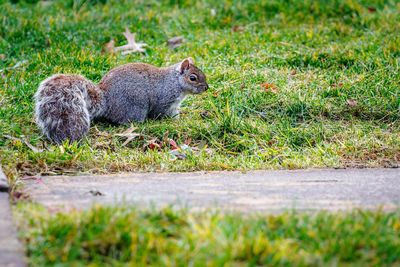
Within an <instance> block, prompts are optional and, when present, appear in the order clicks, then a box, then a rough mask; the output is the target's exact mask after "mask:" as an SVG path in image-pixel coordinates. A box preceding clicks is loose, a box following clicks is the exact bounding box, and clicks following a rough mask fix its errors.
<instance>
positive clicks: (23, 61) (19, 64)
mask: <svg viewBox="0 0 400 267" xmlns="http://www.w3.org/2000/svg"><path fill="white" fill-rule="evenodd" d="M26 63H28V60H21V61H18V62H17V64H15V65H14V66H12V67H8V68H5V69H2V70H0V73H2V72H3V71H5V70H14V69H16V68H19V67H21V66H22V65H25V64H26Z"/></svg>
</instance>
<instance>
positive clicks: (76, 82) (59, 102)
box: [35, 74, 104, 143]
mask: <svg viewBox="0 0 400 267" xmlns="http://www.w3.org/2000/svg"><path fill="white" fill-rule="evenodd" d="M35 99H36V110H35V111H36V122H37V124H38V126H39V128H40V129H41V130H42V131H43V133H44V134H45V135H46V136H47V138H49V139H50V140H51V141H53V142H55V143H61V142H62V141H64V140H65V139H70V140H71V141H74V140H79V139H81V138H82V137H83V136H85V135H86V133H87V132H88V131H89V126H90V120H92V119H94V118H96V117H98V116H100V115H101V114H102V113H103V107H104V105H103V100H102V99H103V97H102V92H101V91H100V90H99V89H98V87H97V86H96V85H95V84H93V83H92V82H91V81H89V80H87V79H86V78H84V77H82V76H80V75H65V74H56V75H53V76H51V77H50V78H48V79H46V80H44V81H43V82H42V83H41V84H40V86H39V89H38V91H37V92H36V94H35Z"/></svg>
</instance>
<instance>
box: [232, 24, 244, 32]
mask: <svg viewBox="0 0 400 267" xmlns="http://www.w3.org/2000/svg"><path fill="white" fill-rule="evenodd" d="M232 31H233V32H244V27H242V26H239V25H234V26H232Z"/></svg>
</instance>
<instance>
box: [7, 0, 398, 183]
mask: <svg viewBox="0 0 400 267" xmlns="http://www.w3.org/2000/svg"><path fill="white" fill-rule="evenodd" d="M0 2H2V4H1V8H0V16H1V17H2V19H1V20H0V54H1V58H2V59H1V63H0V69H6V68H9V67H12V66H14V65H15V64H17V63H18V62H21V61H23V60H26V61H27V62H26V63H25V64H23V65H21V66H20V67H18V68H15V69H6V70H4V71H2V72H1V73H0V75H1V79H0V117H1V120H0V163H1V164H3V166H4V168H5V170H6V173H7V174H9V175H10V177H14V178H15V177H20V176H22V175H25V174H36V173H44V174H46V173H69V172H72V173H74V172H93V173H107V172H119V171H132V170H142V171H194V170H233V169H268V168H305V167H344V166H361V167H365V166H369V167H373V166H396V165H398V163H399V162H400V153H399V152H400V142H399V139H400V131H399V130H400V124H399V115H400V98H399V96H400V90H399V84H400V75H399V59H400V37H399V35H398V33H399V32H400V16H399V12H400V5H399V4H398V2H397V1H394V0H393V1H380V0H376V1H352V0H346V1H323V0H321V1H294V0H293V1H277V0H275V1H195V2H194V3H193V2H192V1H183V0H182V1H161V2H158V1H136V4H131V2H130V1H104V2H107V3H105V4H102V3H101V2H102V1H98V2H99V3H97V4H96V1H72V0H71V1H56V2H39V3H37V4H28V3H25V2H24V1H21V2H20V3H18V4H10V3H9V2H8V1H5V0H3V1H0ZM28 2H29V1H28ZM30 2H35V1H30ZM212 10H214V11H212ZM212 12H214V13H215V15H214V16H213V15H212ZM125 26H128V27H129V28H130V30H131V31H132V32H136V33H137V39H138V40H140V41H144V42H146V43H148V44H149V45H150V47H149V49H148V50H147V52H146V53H145V54H134V55H129V56H121V55H118V54H115V55H111V54H107V53H102V48H103V46H104V44H105V43H107V42H108V41H109V40H110V39H111V38H114V39H116V43H117V45H120V44H123V43H124V39H123V35H122V34H121V33H122V32H123V31H124V28H125ZM235 26H238V27H239V28H237V27H236V29H239V30H238V31H234V30H233V29H235ZM178 35H181V36H184V38H185V39H186V42H185V43H184V44H183V46H181V47H179V48H178V49H176V50H171V49H169V48H168V47H167V45H166V41H167V40H168V38H171V37H173V36H178ZM187 56H192V57H193V58H194V59H195V60H196V62H197V64H198V65H199V66H200V67H201V68H202V69H203V70H204V71H205V73H206V74H207V76H208V79H209V84H210V86H211V89H210V91H209V92H207V93H205V94H203V95H199V96H192V97H190V98H189V99H188V100H187V101H186V102H185V103H184V105H183V113H182V116H181V117H180V118H179V119H177V120H159V121H148V122H146V123H143V124H135V123H134V124H132V125H126V126H120V127H116V126H111V125H109V124H107V123H95V124H94V125H93V127H92V129H91V131H90V134H89V136H88V137H87V138H85V139H84V140H83V141H82V142H81V143H79V144H76V143H75V144H67V143H66V144H64V145H63V146H62V147H58V146H54V145H52V144H50V143H48V141H47V140H46V139H45V138H44V137H43V136H42V135H41V134H40V132H39V130H38V128H37V126H36V125H35V123H34V118H33V106H34V104H33V99H32V98H33V95H34V93H35V91H36V89H37V87H38V84H39V83H40V81H41V80H43V79H45V78H46V77H48V76H50V75H52V74H54V73H59V72H62V73H80V74H82V75H84V76H86V77H88V78H90V79H92V80H93V81H95V82H98V81H99V80H100V79H101V77H102V76H103V75H104V74H105V73H106V72H107V71H108V70H110V69H111V68H113V67H115V66H118V65H120V64H124V63H127V62H133V61H142V62H148V63H151V64H155V65H158V66H165V65H169V64H172V63H175V62H178V61H179V60H181V59H183V58H185V57H187ZM263 83H270V84H274V85H275V86H276V88H277V92H276V93H274V92H267V91H268V90H266V89H265V88H263V87H262V86H261V84H263ZM354 101H356V102H354ZM349 103H350V104H349ZM352 103H356V104H355V105H352ZM204 115H206V116H204ZM131 126H134V127H137V130H136V131H138V132H140V133H143V134H144V135H146V137H145V138H143V139H138V140H135V141H133V142H131V143H129V144H128V145H127V146H122V144H123V142H124V139H123V138H121V137H117V136H115V134H116V133H121V132H123V131H124V130H125V129H126V128H128V127H131ZM4 135H9V136H12V137H17V138H21V137H24V138H25V139H27V140H28V141H29V142H30V143H31V144H33V145H34V146H37V147H39V148H45V151H44V152H42V153H35V152H33V151H32V150H31V149H29V148H28V147H27V146H26V145H25V144H24V143H23V142H20V141H18V140H10V139H8V138H5V137H4ZM168 138H172V139H174V140H175V141H176V142H177V143H178V144H183V143H184V142H185V140H187V139H191V144H190V146H192V147H195V148H199V149H197V150H195V151H194V152H193V153H187V157H186V159H184V160H174V158H171V156H170V154H169V150H170V149H169V147H168V146H163V148H162V150H161V151H152V150H144V149H143V146H144V145H145V144H146V143H147V142H148V141H149V140H151V139H157V140H158V141H159V142H162V141H163V140H167V139H168Z"/></svg>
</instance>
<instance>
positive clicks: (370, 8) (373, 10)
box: [368, 7, 376, 13]
mask: <svg viewBox="0 0 400 267" xmlns="http://www.w3.org/2000/svg"><path fill="white" fill-rule="evenodd" d="M368 11H369V13H374V12H376V8H375V7H368Z"/></svg>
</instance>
